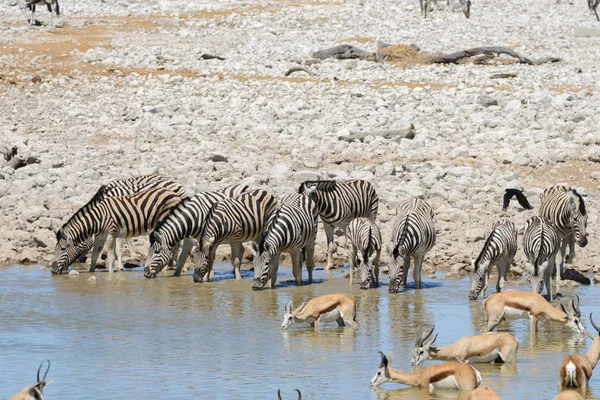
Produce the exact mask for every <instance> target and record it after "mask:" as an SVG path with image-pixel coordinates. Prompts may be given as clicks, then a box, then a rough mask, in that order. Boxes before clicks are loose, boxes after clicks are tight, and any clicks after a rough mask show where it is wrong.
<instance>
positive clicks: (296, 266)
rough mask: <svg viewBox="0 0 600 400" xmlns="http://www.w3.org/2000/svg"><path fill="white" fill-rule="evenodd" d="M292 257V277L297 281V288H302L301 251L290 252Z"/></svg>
mask: <svg viewBox="0 0 600 400" xmlns="http://www.w3.org/2000/svg"><path fill="white" fill-rule="evenodd" d="M290 256H292V275H294V280H295V281H296V286H302V258H301V256H300V252H299V251H290Z"/></svg>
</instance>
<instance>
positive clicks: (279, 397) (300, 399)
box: [277, 389, 302, 400]
mask: <svg viewBox="0 0 600 400" xmlns="http://www.w3.org/2000/svg"><path fill="white" fill-rule="evenodd" d="M294 390H295V391H296V392H298V400H302V393H300V391H299V390H298V389H294ZM277 400H282V399H281V391H280V390H279V389H277Z"/></svg>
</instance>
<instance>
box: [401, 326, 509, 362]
mask: <svg viewBox="0 0 600 400" xmlns="http://www.w3.org/2000/svg"><path fill="white" fill-rule="evenodd" d="M424 327H425V326H422V327H421V328H419V334H418V336H417V341H416V342H415V349H414V351H413V357H412V362H411V363H412V365H415V366H416V365H419V364H421V363H422V362H425V361H427V360H428V359H432V360H456V361H460V362H462V363H489V362H502V363H509V362H511V363H512V362H515V361H516V360H517V350H518V349H519V341H518V340H517V339H516V338H515V337H514V336H513V335H511V334H509V333H484V334H482V335H477V336H465V337H462V338H460V339H458V340H457V341H456V342H454V343H452V344H451V345H449V346H444V347H436V346H434V345H433V343H434V342H435V340H436V339H437V333H436V334H435V336H433V337H432V338H430V337H431V334H432V333H433V330H434V329H435V325H431V326H430V328H429V329H427V330H424V329H423V328H424Z"/></svg>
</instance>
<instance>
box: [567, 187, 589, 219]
mask: <svg viewBox="0 0 600 400" xmlns="http://www.w3.org/2000/svg"><path fill="white" fill-rule="evenodd" d="M571 191H572V192H573V194H574V195H575V196H577V198H578V199H579V214H581V215H582V216H584V217H585V216H586V214H587V211H586V209H585V203H584V202H583V197H581V195H580V194H579V193H577V190H575V189H571Z"/></svg>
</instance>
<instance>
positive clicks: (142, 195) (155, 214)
mask: <svg viewBox="0 0 600 400" xmlns="http://www.w3.org/2000/svg"><path fill="white" fill-rule="evenodd" d="M103 189H104V188H103V187H101V188H100V190H99V191H98V193H96V194H97V195H100V196H102V195H103V194H102V191H103ZM180 200H181V198H180V197H179V196H178V195H177V194H176V193H175V192H173V191H171V190H168V189H165V188H152V189H148V190H144V191H142V192H139V193H136V194H133V195H129V196H117V197H107V198H105V199H103V200H101V201H99V202H97V201H94V199H92V201H93V203H94V204H95V205H94V206H93V207H92V208H90V209H88V212H87V213H86V214H84V215H83V216H82V218H78V219H76V220H74V221H71V224H70V226H69V229H61V230H60V231H59V232H58V233H57V241H58V243H57V246H58V247H59V251H58V252H57V254H56V255H55V258H54V260H53V261H52V273H53V274H60V273H62V271H63V269H64V270H66V269H67V268H68V265H69V264H68V260H69V259H71V257H72V255H73V253H74V252H75V251H76V250H75V249H76V248H77V245H76V244H77V243H80V242H82V241H85V240H86V239H87V240H89V239H88V238H90V237H91V236H94V237H95V239H96V240H100V241H102V242H104V241H106V247H107V249H108V259H107V264H108V266H109V271H110V272H112V270H113V264H114V262H115V259H116V260H117V262H118V264H117V268H118V269H123V268H122V267H123V266H122V263H121V260H120V255H118V254H117V251H116V247H117V246H116V243H115V239H116V238H117V237H134V236H141V235H145V234H146V232H148V231H149V230H151V229H152V228H154V227H155V226H156V224H157V223H158V221H160V220H161V219H162V218H164V217H165V216H166V215H167V214H168V213H169V211H170V210H171V209H172V208H173V207H175V206H176V205H177V204H178V203H179V202H180ZM84 207H87V206H84ZM77 214H78V213H76V215H77ZM79 256H81V254H75V259H76V258H78V257H79ZM94 270H95V268H90V272H94Z"/></svg>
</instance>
